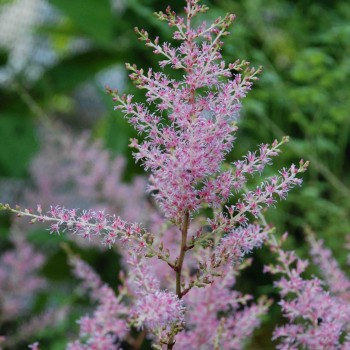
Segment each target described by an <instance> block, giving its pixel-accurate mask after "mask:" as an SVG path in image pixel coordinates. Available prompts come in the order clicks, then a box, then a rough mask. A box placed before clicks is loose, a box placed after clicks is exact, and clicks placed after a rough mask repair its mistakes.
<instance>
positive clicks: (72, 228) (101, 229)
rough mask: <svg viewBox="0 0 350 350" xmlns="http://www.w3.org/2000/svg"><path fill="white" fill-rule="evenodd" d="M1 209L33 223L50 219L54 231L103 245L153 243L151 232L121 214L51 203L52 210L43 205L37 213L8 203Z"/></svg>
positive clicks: (140, 248) (134, 246)
mask: <svg viewBox="0 0 350 350" xmlns="http://www.w3.org/2000/svg"><path fill="white" fill-rule="evenodd" d="M0 209H7V210H10V211H12V212H13V213H15V214H17V216H18V217H22V216H26V217H30V218H31V223H32V224H34V223H36V222H48V223H50V227H49V231H50V233H51V234H54V233H57V234H59V233H60V232H64V231H69V232H71V233H73V234H75V235H78V236H81V237H83V238H84V239H88V240H91V239H93V238H94V237H99V238H100V239H101V241H102V244H104V245H107V246H109V247H111V246H112V245H113V244H115V243H116V242H117V241H118V242H120V243H122V244H125V245H127V246H129V247H132V249H135V250H136V251H139V252H140V251H143V250H144V249H145V247H146V246H147V245H148V244H149V243H148V241H147V237H148V234H147V232H145V231H144V230H143V229H142V228H141V226H140V225H139V224H136V223H133V224H130V223H128V222H126V221H124V220H122V219H121V218H120V217H119V216H118V217H116V216H115V215H108V214H105V213H104V212H103V211H93V210H83V211H81V212H79V211H78V210H77V209H66V208H64V207H60V206H55V207H53V206H51V209H50V210H49V211H48V212H47V213H44V212H43V210H42V208H41V206H40V205H38V206H37V210H36V212H34V211H33V210H32V209H24V210H21V208H20V207H17V208H16V209H12V208H11V207H10V206H9V205H8V204H5V205H3V204H0Z"/></svg>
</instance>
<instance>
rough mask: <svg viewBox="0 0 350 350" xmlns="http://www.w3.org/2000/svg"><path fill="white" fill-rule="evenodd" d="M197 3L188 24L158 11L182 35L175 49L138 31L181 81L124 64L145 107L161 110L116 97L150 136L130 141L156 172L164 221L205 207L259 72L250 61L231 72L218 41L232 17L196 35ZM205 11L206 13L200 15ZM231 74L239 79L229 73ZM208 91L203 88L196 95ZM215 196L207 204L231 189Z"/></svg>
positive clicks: (155, 188)
mask: <svg viewBox="0 0 350 350" xmlns="http://www.w3.org/2000/svg"><path fill="white" fill-rule="evenodd" d="M197 5H198V4H195V3H191V2H189V1H188V7H187V10H186V12H187V23H185V22H186V21H185V20H184V19H180V17H177V16H176V15H175V14H174V13H173V12H172V11H171V10H170V8H168V9H167V11H166V13H162V12H160V13H158V17H159V18H160V19H162V20H165V21H168V22H169V24H171V26H175V27H176V28H177V29H178V30H177V31H176V33H175V37H176V38H177V40H179V42H180V44H179V46H178V47H176V48H173V47H171V46H170V45H169V44H167V43H165V44H163V45H161V44H159V39H158V38H156V39H155V40H154V41H152V40H151V39H150V38H149V36H148V33H147V32H146V31H144V30H141V31H140V30H138V29H136V32H137V33H138V34H139V36H140V39H141V40H144V41H145V42H146V46H150V47H152V48H153V49H154V52H155V53H156V54H159V55H162V56H164V57H165V60H164V61H161V62H160V65H161V67H164V66H165V65H167V64H169V65H171V66H172V68H174V69H181V70H183V71H184V73H185V74H186V75H185V76H184V79H183V81H176V80H174V79H172V78H170V77H168V76H167V75H166V74H165V73H162V72H153V71H152V70H151V69H150V70H148V72H144V70H143V69H138V68H137V67H136V66H135V65H130V64H127V68H128V69H129V70H130V71H131V74H130V77H131V79H132V80H134V81H135V83H136V86H137V87H138V88H140V89H144V90H146V97H147V102H148V104H153V105H154V106H155V109H156V112H150V110H149V108H148V107H146V106H145V105H144V104H142V103H137V102H133V97H132V96H131V95H128V96H119V95H117V94H116V95H115V101H116V102H117V103H118V104H117V106H116V109H120V110H121V111H122V112H124V113H125V114H126V115H127V117H128V120H129V121H130V123H131V124H132V125H133V126H134V127H135V128H136V129H137V130H138V131H139V132H142V133H144V134H145V135H146V139H145V141H143V142H141V143H140V142H139V141H137V140H133V141H132V146H133V147H134V148H136V150H137V151H138V152H137V153H135V154H134V156H135V159H136V161H138V160H141V159H142V164H143V166H144V168H145V169H146V170H150V171H151V176H150V186H149V191H151V192H153V193H154V196H155V198H156V200H157V202H158V203H159V205H160V208H161V209H162V211H163V212H164V213H165V215H166V216H167V217H168V218H170V219H172V220H175V222H181V220H182V219H181V218H182V217H183V214H184V213H185V212H187V211H189V212H193V211H196V210H198V209H199V208H200V207H201V206H202V205H203V204H204V203H208V198H207V196H205V194H206V193H207V192H208V191H209V192H210V191H211V186H213V184H212V180H211V179H212V178H214V179H215V178H219V177H220V176H222V175H221V174H220V165H221V164H222V162H223V160H224V158H225V155H226V154H227V153H228V152H229V151H230V150H231V148H232V142H233V140H234V136H233V135H232V133H233V132H234V131H236V129H237V127H236V126H235V124H234V123H233V121H235V120H236V119H237V117H238V113H239V110H240V108H241V102H240V101H241V99H242V98H244V97H245V96H246V93H247V91H248V90H250V88H251V86H252V82H253V81H254V80H255V79H256V75H257V73H259V71H260V70H254V69H252V68H248V64H249V63H248V62H245V61H243V62H240V61H236V62H235V63H232V64H229V65H228V66H226V64H225V63H224V62H223V61H222V56H221V53H220V51H221V46H222V45H223V43H222V42H221V38H222V37H223V36H226V35H227V34H229V33H228V32H227V28H228V27H229V25H230V24H231V23H232V21H233V19H234V16H233V15H227V16H226V17H225V18H224V19H219V20H218V21H215V22H214V23H213V24H212V25H211V26H205V24H204V25H202V26H200V27H199V28H197V29H193V28H191V26H190V23H191V19H192V16H194V15H195V14H197V13H198V11H197V10H195V7H196V6H197ZM198 6H199V5H198ZM205 9H206V8H205V7H202V9H201V10H200V11H199V12H202V11H204V10H205ZM231 70H236V71H238V72H242V74H241V73H238V74H236V75H232V73H231ZM203 87H205V90H204V91H203V92H199V89H201V88H203ZM165 112H166V113H165ZM209 180H210V181H209ZM207 186H209V188H210V189H209V188H208V189H207ZM218 192H219V193H217V195H216V196H214V197H215V198H212V201H211V202H209V204H211V205H216V204H217V203H221V202H223V201H225V200H226V199H227V196H228V194H229V192H230V191H229V190H228V191H223V192H224V193H223V195H221V194H220V191H218Z"/></svg>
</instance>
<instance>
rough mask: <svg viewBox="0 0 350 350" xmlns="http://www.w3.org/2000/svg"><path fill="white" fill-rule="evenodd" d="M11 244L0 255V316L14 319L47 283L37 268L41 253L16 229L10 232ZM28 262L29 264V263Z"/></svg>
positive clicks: (26, 307) (2, 318)
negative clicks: (12, 246)
mask: <svg viewBox="0 0 350 350" xmlns="http://www.w3.org/2000/svg"><path fill="white" fill-rule="evenodd" d="M12 242H13V244H14V248H13V249H11V250H8V251H6V252H5V253H4V254H3V255H2V256H1V257H0V290H1V293H0V318H1V321H3V322H4V321H10V320H15V319H16V318H17V317H18V316H19V315H23V314H25V311H26V310H28V309H30V304H31V301H32V300H31V299H32V298H33V296H34V295H35V294H36V293H37V292H38V291H40V290H42V289H43V288H44V287H45V286H46V282H45V279H44V278H42V277H40V276H39V274H38V272H39V270H40V268H41V267H42V266H43V264H44V261H45V258H44V255H43V254H41V253H39V252H36V251H34V249H33V247H32V246H31V245H30V244H29V243H28V242H26V241H25V239H24V237H23V236H21V235H20V233H19V232H14V233H13V234H12ZM28 262H30V264H29V263H28Z"/></svg>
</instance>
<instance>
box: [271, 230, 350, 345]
mask: <svg viewBox="0 0 350 350" xmlns="http://www.w3.org/2000/svg"><path fill="white" fill-rule="evenodd" d="M286 238H287V235H286V234H285V235H284V236H283V237H282V239H281V241H280V242H277V241H276V239H275V238H274V237H272V238H271V240H270V242H269V245H270V248H271V250H272V252H274V253H275V254H276V255H277V261H278V264H276V265H275V266H274V265H269V266H266V267H265V272H270V273H272V274H281V275H282V277H281V279H280V280H279V281H277V282H275V286H276V287H277V288H278V289H279V290H280V292H279V293H280V296H281V301H280V302H279V304H280V306H281V308H282V311H283V315H284V317H285V318H286V319H287V321H288V323H287V324H286V325H283V326H279V327H276V329H275V331H274V335H273V339H274V340H279V342H280V343H279V344H278V345H277V349H281V350H297V349H299V348H303V349H308V350H319V349H330V350H331V349H334V350H338V349H339V350H346V349H349V347H348V345H349V342H348V341H347V339H349V331H350V329H349V322H350V304H349V303H348V302H347V301H346V300H344V299H343V298H341V297H339V296H337V295H334V294H332V293H329V292H327V291H326V289H325V287H324V283H323V282H322V281H321V280H320V279H318V278H317V277H313V278H311V279H305V278H303V276H302V274H303V273H304V272H305V270H306V268H307V266H308V261H307V260H301V259H300V258H299V257H298V256H297V255H296V254H295V253H294V252H292V251H284V250H282V248H281V244H282V243H283V241H284V240H285V239H286ZM344 337H345V340H344V341H343V338H344Z"/></svg>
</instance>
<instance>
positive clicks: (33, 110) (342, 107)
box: [0, 0, 350, 349]
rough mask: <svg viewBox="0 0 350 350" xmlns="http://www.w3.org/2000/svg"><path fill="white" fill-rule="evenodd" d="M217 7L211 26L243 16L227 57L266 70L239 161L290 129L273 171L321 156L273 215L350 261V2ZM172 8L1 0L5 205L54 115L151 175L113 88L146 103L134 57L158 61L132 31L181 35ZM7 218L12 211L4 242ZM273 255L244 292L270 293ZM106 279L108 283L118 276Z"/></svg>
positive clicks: (253, 98)
mask: <svg viewBox="0 0 350 350" xmlns="http://www.w3.org/2000/svg"><path fill="white" fill-rule="evenodd" d="M206 3H208V5H209V7H210V11H209V12H208V13H207V14H206V15H205V17H207V20H208V21H210V20H214V19H215V18H216V17H218V16H220V15H223V14H225V13H226V12H232V13H235V14H236V16H237V18H236V20H235V22H234V25H233V27H232V30H231V33H232V34H231V35H230V36H229V37H227V38H226V39H225V46H224V51H223V55H224V58H225V60H226V61H230V62H233V61H235V60H236V59H237V58H241V59H246V60H248V61H250V62H251V63H252V65H253V66H260V65H261V66H263V73H262V75H261V79H260V80H259V81H258V82H257V83H256V85H255V87H254V89H253V90H252V92H251V93H250V94H249V96H248V97H247V98H246V99H245V100H244V102H243V104H244V105H243V111H242V114H241V120H240V130H239V132H238V137H237V141H236V144H235V148H234V151H233V152H232V155H231V156H230V157H231V158H232V159H235V158H237V157H240V156H241V155H243V154H245V153H246V152H247V151H248V150H251V149H256V145H258V144H260V143H263V142H267V143H271V142H272V141H273V139H275V138H278V139H280V138H281V137H282V136H283V135H289V136H290V137H291V142H290V143H289V144H288V145H287V146H285V148H284V150H283V151H284V152H283V153H282V155H281V156H280V157H279V159H278V161H277V162H276V164H275V165H274V166H273V167H272V168H271V169H270V170H269V171H270V172H271V173H272V172H275V171H276V170H277V169H280V168H281V167H283V166H288V164H290V163H291V162H298V161H299V159H300V158H303V159H306V160H310V161H311V166H310V170H309V171H308V173H307V174H306V175H305V177H304V184H303V187H302V188H301V189H295V190H293V191H292V193H291V194H290V195H289V197H288V200H287V201H285V202H283V203H279V204H278V206H277V208H275V209H273V210H270V212H269V214H268V220H269V221H271V222H273V223H274V224H275V225H276V227H277V231H278V232H284V231H288V232H289V233H290V237H291V238H290V245H291V246H292V247H294V248H295V249H297V251H298V252H299V253H300V254H301V255H303V256H305V255H306V254H307V247H305V244H304V236H303V231H304V228H303V227H304V226H305V225H308V226H310V227H311V228H312V229H313V230H314V231H315V232H316V234H317V236H318V237H322V238H324V239H325V241H326V244H327V246H328V247H330V248H331V249H332V250H333V251H335V252H336V253H337V254H336V257H337V258H338V259H339V261H340V263H342V264H344V263H345V260H346V254H345V250H344V242H345V237H346V235H347V234H349V233H350V161H349V159H350V158H349V154H350V84H349V81H350V40H349V38H350V2H349V1H348V0H338V1H337V0H323V1H321V0H299V1H298V0H235V1H230V0H217V1H206ZM167 4H169V5H171V6H172V7H173V8H174V9H175V10H177V11H179V12H181V11H182V8H183V6H184V5H183V2H182V1H168V2H167V1H155V0H74V1H71V0H46V1H44V0H14V1H6V0H1V2H0V199H1V200H0V202H1V201H9V202H11V201H12V202H15V201H16V198H19V197H20V195H21V189H22V188H23V186H25V184H26V183H27V181H28V174H29V173H28V166H29V164H30V161H31V159H32V158H33V157H34V156H35V154H36V152H37V151H38V150H39V149H40V142H39V138H38V132H37V130H38V125H40V124H41V123H45V120H46V118H49V119H52V120H56V121H57V120H58V121H60V122H62V123H63V124H65V125H66V126H67V127H69V128H71V129H72V130H74V131H77V132H78V131H81V130H85V129H88V130H91V132H92V134H93V136H94V137H95V138H100V139H102V140H103V142H104V145H105V147H106V148H108V149H109V150H110V151H111V152H112V154H124V155H126V156H127V157H128V159H129V162H128V171H127V173H126V176H125V177H126V179H130V178H132V176H133V175H134V174H136V173H140V172H141V170H140V168H138V167H136V166H135V165H134V164H133V161H132V159H131V152H130V150H129V149H128V146H127V145H128V140H129V138H130V137H132V136H134V133H133V130H132V129H131V128H130V126H129V125H128V124H127V122H126V121H125V120H124V119H123V117H122V116H121V115H120V114H119V113H118V112H114V111H113V102H112V101H111V98H110V96H108V95H106V93H105V88H104V86H105V85H106V84H108V85H110V86H111V87H113V88H118V89H120V90H121V91H128V92H130V93H132V94H134V95H136V96H137V98H138V99H139V100H140V101H142V99H143V97H142V94H140V92H139V91H137V90H136V89H135V88H134V87H133V86H132V84H131V83H130V82H129V81H128V79H127V73H126V71H125V69H124V62H130V63H136V64H137V65H138V66H140V67H144V68H147V67H154V68H155V69H157V60H156V58H157V57H155V56H154V55H152V52H151V50H149V49H147V48H145V47H144V46H143V44H142V43H140V42H138V40H137V37H136V34H135V33H134V31H133V28H134V27H135V26H138V27H139V28H145V29H146V30H147V31H148V32H149V33H150V35H151V36H152V37H154V36H156V35H160V36H161V37H162V38H163V39H164V40H167V41H171V31H170V29H169V28H167V26H166V25H164V24H163V23H160V22H158V21H157V20H156V19H155V18H154V16H153V15H152V14H153V12H154V11H159V10H164V9H165V7H166V5H167ZM8 223H9V219H8V217H7V216H4V215H3V216H2V229H1V234H2V237H6V232H7V227H8ZM49 239H51V238H49ZM2 242H5V238H2ZM56 243H57V241H56V242H55V244H56ZM40 244H41V243H39V244H38V245H39V246H40ZM55 254H56V256H55V257H54V258H53V259H58V260H52V261H53V262H52V266H51V267H50V266H46V270H45V271H46V272H45V273H46V275H47V276H48V278H51V277H52V276H56V275H60V273H59V272H57V269H59V267H58V266H59V264H58V263H57V261H60V260H59V259H61V260H62V261H64V254H61V253H60V252H58V251H57V252H56V253H55ZM108 254H109V255H110V259H117V258H116V257H115V256H114V255H113V253H108ZM97 256H98V254H97V253H96V254H95V255H94V254H93V253H91V254H90V259H92V260H93V261H95V260H96V259H100V260H98V261H99V266H106V264H107V262H108V261H109V260H108V257H106V256H105V257H103V258H101V257H97ZM101 259H103V263H102V262H101ZM266 259H267V254H266V252H264V251H262V253H260V254H259V256H258V257H257V258H256V260H257V261H258V263H257V265H253V267H252V268H251V269H249V270H247V272H246V273H245V274H244V276H243V279H242V281H241V282H240V287H241V288H242V289H243V290H245V291H248V292H250V293H251V292H252V291H253V292H254V293H256V294H260V293H262V292H268V293H270V292H271V289H270V290H269V288H268V287H267V284H268V283H270V281H266V278H267V277H266V276H264V275H262V274H261V268H260V267H259V268H256V266H261V264H260V265H259V261H260V263H261V262H263V261H265V260H266ZM62 266H63V267H62V269H63V270H64V271H63V272H62V276H63V277H62V278H66V277H65V276H66V275H67V274H68V272H67V271H66V270H68V268H67V266H66V265H65V263H64V262H62ZM113 268H114V267H113ZM101 271H103V269H102V268H101ZM101 271H100V272H101ZM105 275H106V279H107V280H108V279H110V280H111V279H112V278H113V277H112V276H114V274H109V275H108V273H105ZM56 277H57V276H56ZM52 278H55V277H52ZM257 281H258V282H257ZM46 298H47V296H46ZM38 307H39V306H38ZM67 322H68V321H67ZM66 327H67V326H66ZM65 329H66V328H65V327H64V326H63V327H62V329H61V334H60V333H59V331H57V332H58V333H55V334H56V335H55V336H52V334H51V335H50V334H49V335H47V336H46V341H47V344H50V345H48V348H50V349H51V348H52V349H54V348H57V349H59V348H62V339H58V340H57V338H59V336H57V334H60V336H62V335H63V334H65V333H64V332H65ZM266 334H268V331H266V330H263V331H261V332H260V333H259V334H258V335H257V340H256V342H257V343H256V344H255V345H252V348H253V349H258V348H263V349H264V348H266V349H268V348H270V346H271V345H270V344H269V343H268V341H267V340H266V342H265V340H264V339H262V338H264V337H267V336H266ZM54 338H56V339H55V341H54V340H53V339H54ZM55 342H56V343H55ZM257 344H265V345H257Z"/></svg>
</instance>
